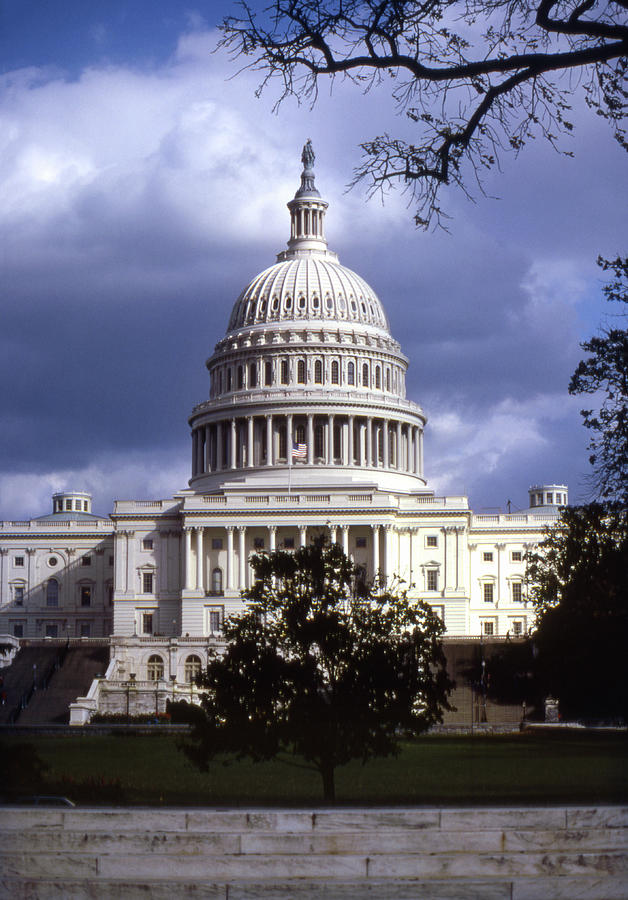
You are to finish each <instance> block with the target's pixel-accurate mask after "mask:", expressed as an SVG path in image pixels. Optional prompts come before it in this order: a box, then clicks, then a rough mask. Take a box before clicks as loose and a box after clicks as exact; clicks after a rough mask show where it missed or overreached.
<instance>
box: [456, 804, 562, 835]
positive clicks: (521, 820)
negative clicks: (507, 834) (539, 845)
mask: <svg viewBox="0 0 628 900" xmlns="http://www.w3.org/2000/svg"><path fill="white" fill-rule="evenodd" d="M566 826H567V819H566V811H565V808H564V807H562V808H561V807H555V808H547V809H546V808H536V809H516V808H515V809H443V810H442V811H441V821H440V827H441V828H442V829H443V831H459V830H464V831H466V830H469V831H471V830H474V831H478V830H481V829H486V830H489V831H490V830H494V829H496V828H508V829H510V828H512V829H522V828H565V827H566Z"/></svg>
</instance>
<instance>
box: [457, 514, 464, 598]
mask: <svg viewBox="0 0 628 900" xmlns="http://www.w3.org/2000/svg"><path fill="white" fill-rule="evenodd" d="M465 532H466V529H465V527H464V526H463V525H459V526H458V527H457V528H456V590H457V591H464V568H463V567H464V557H463V549H464V536H465Z"/></svg>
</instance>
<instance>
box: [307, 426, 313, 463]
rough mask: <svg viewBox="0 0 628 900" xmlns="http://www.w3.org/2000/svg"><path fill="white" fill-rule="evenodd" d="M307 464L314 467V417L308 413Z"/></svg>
mask: <svg viewBox="0 0 628 900" xmlns="http://www.w3.org/2000/svg"><path fill="white" fill-rule="evenodd" d="M307 464H308V466H312V465H314V416H313V415H312V413H308V416H307Z"/></svg>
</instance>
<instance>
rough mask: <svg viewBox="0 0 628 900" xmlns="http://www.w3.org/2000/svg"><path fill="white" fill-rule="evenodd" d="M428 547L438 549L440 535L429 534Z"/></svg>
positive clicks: (426, 541)
mask: <svg viewBox="0 0 628 900" xmlns="http://www.w3.org/2000/svg"><path fill="white" fill-rule="evenodd" d="M425 546H426V547H438V535H436V534H428V535H427V536H426V538H425Z"/></svg>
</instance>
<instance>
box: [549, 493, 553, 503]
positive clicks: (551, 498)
mask: <svg viewBox="0 0 628 900" xmlns="http://www.w3.org/2000/svg"><path fill="white" fill-rule="evenodd" d="M547 502H548V503H553V502H554V495H553V494H548V495H547Z"/></svg>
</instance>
